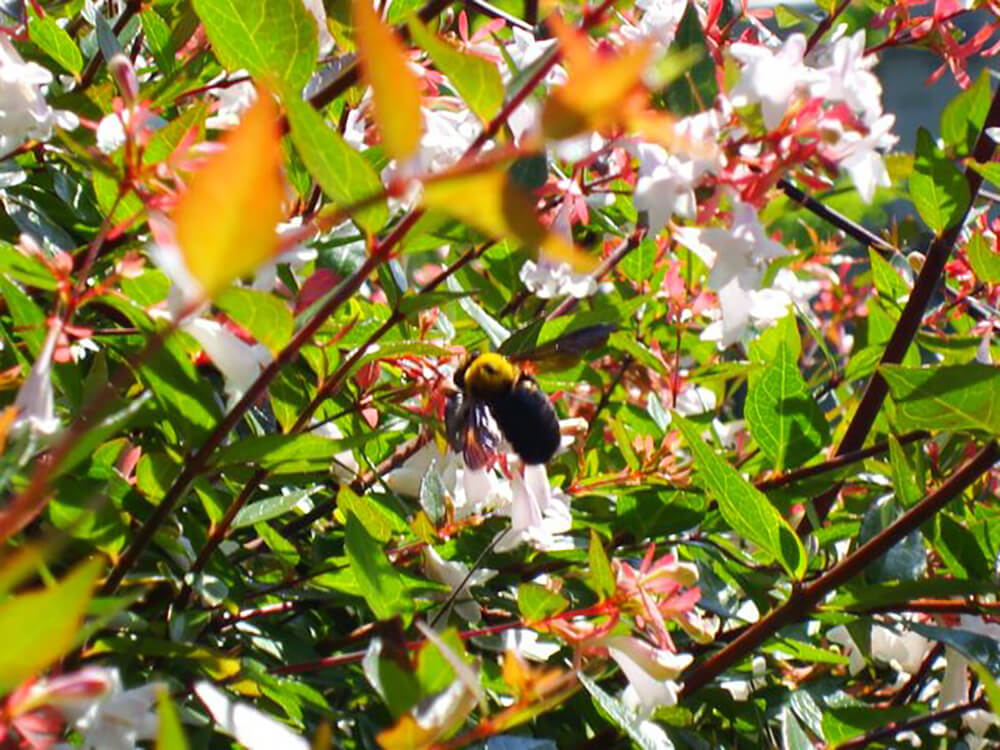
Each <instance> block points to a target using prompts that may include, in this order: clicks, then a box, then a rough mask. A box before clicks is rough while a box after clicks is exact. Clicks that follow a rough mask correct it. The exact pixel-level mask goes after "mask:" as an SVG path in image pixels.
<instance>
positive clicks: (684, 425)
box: [672, 413, 807, 577]
mask: <svg viewBox="0 0 1000 750" xmlns="http://www.w3.org/2000/svg"><path fill="white" fill-rule="evenodd" d="M672 422H673V424H674V425H675V426H676V427H677V428H678V429H679V430H680V431H681V434H682V435H683V436H684V440H685V441H686V442H687V444H688V447H689V448H690V450H691V453H692V454H693V455H694V464H695V468H696V469H697V473H696V475H695V476H696V477H697V478H698V479H699V480H700V482H701V483H702V484H703V485H704V486H705V489H707V490H708V493H709V495H710V496H711V497H712V498H714V499H715V501H716V502H717V503H718V504H719V510H720V511H721V512H722V517H723V518H724V519H725V520H726V523H728V524H729V525H730V526H731V527H732V529H733V530H734V531H735V532H737V533H738V534H740V535H741V536H743V537H745V538H746V539H748V540H749V541H751V542H753V543H754V544H756V545H757V546H759V547H760V548H761V549H762V550H764V551H765V552H766V553H767V554H768V555H769V556H770V557H772V558H773V559H775V560H777V561H778V562H779V563H781V565H782V567H784V568H785V570H786V571H788V573H789V574H790V575H793V576H796V577H800V576H801V575H802V574H803V573H804V572H805V569H806V563H807V558H806V552H805V549H804V548H803V547H802V542H800V541H799V538H798V536H797V535H796V534H795V532H794V531H793V530H792V527H791V526H789V525H788V522H787V521H786V520H785V519H784V518H782V517H781V514H780V513H778V511H777V510H776V509H775V507H774V506H773V505H771V503H770V501H769V500H768V499H767V497H766V496H765V495H764V494H763V493H762V492H760V490H758V489H756V488H755V487H754V486H753V485H752V484H750V483H749V482H748V481H747V480H745V479H744V478H743V477H742V476H740V473H739V472H738V471H737V470H736V469H734V468H733V467H732V466H730V465H729V464H728V463H727V462H726V461H725V460H724V459H722V458H720V457H719V456H717V455H716V454H715V451H713V450H712V449H711V448H710V447H709V446H708V445H707V444H706V443H705V442H704V441H703V440H702V439H701V435H700V434H699V430H698V428H697V427H695V426H694V425H693V424H692V423H691V422H689V421H688V420H686V419H684V418H683V417H681V416H680V415H679V414H676V413H675V414H674V418H673V420H672Z"/></svg>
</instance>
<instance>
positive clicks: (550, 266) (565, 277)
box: [518, 257, 598, 299]
mask: <svg viewBox="0 0 1000 750" xmlns="http://www.w3.org/2000/svg"><path fill="white" fill-rule="evenodd" d="M518 278H520V279H521V282H522V283H523V284H524V286H525V288H527V290H528V291H529V292H531V293H532V294H534V295H535V296H536V297H539V298H541V299H557V298H559V297H575V298H576V299H584V298H585V297H590V296H591V295H593V294H594V293H596V292H597V288H598V286H597V281H596V280H595V279H594V277H593V276H591V275H590V274H589V273H577V272H575V271H574V270H573V269H572V268H571V267H570V265H569V264H568V263H565V262H552V261H549V260H547V259H545V258H542V257H539V259H538V262H537V263H535V262H534V261H532V260H526V261H525V262H524V265H523V266H521V271H520V273H519V274H518Z"/></svg>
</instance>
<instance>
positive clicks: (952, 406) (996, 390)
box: [878, 363, 1000, 436]
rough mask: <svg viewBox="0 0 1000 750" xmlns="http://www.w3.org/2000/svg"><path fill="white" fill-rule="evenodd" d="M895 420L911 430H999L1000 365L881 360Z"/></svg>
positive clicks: (999, 432) (904, 428) (907, 429)
mask: <svg viewBox="0 0 1000 750" xmlns="http://www.w3.org/2000/svg"><path fill="white" fill-rule="evenodd" d="M878 369H879V372H880V373H882V376H883V377H884V378H885V379H886V382H888V384H889V390H890V391H891V393H892V400H893V403H894V404H895V407H896V409H895V412H896V420H895V421H896V425H897V426H898V427H899V428H900V429H901V430H904V431H909V430H920V429H924V430H932V431H935V432H936V431H939V430H978V431H983V432H986V433H988V434H990V435H994V436H996V435H1000V368H998V367H993V366H991V365H981V364H978V363H973V364H968V365H945V366H938V367H904V366H902V365H882V366H880V367H879V368H878Z"/></svg>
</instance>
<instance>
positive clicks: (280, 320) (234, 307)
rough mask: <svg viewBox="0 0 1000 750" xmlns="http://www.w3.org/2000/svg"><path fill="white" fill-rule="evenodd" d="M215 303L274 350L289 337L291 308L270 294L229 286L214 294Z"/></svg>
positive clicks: (291, 324)
mask: <svg viewBox="0 0 1000 750" xmlns="http://www.w3.org/2000/svg"><path fill="white" fill-rule="evenodd" d="M215 306H216V307H218V308H219V309H220V310H222V311H223V312H224V313H225V314H226V315H227V316H228V317H229V319H230V320H232V321H233V322H234V323H236V324H237V325H238V326H240V327H241V328H245V329H246V330H247V331H249V332H250V333H251V334H252V335H253V337H254V338H256V339H257V340H258V341H259V342H260V343H262V344H264V346H266V347H267V348H268V349H270V350H271V352H272V353H275V354H277V353H278V352H279V351H280V350H281V349H282V347H284V346H285V344H287V343H288V339H290V338H291V337H292V330H293V328H294V320H293V319H292V311H291V310H290V309H289V308H288V303H286V302H285V301H284V300H281V299H279V298H278V297H276V296H275V295H273V294H268V293H267V292H259V291H256V290H254V289H244V288H242V287H231V288H229V289H226V290H225V291H224V292H222V294H220V295H219V296H218V297H216V299H215Z"/></svg>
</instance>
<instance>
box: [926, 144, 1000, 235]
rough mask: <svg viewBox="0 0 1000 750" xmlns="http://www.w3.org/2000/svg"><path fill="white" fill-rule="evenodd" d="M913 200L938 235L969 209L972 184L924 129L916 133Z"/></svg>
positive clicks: (959, 219)
mask: <svg viewBox="0 0 1000 750" xmlns="http://www.w3.org/2000/svg"><path fill="white" fill-rule="evenodd" d="M998 166H1000V165H998ZM910 199H911V200H912V201H913V205H914V206H915V207H916V209H917V212H918V213H919V214H920V218H921V219H923V220H924V223H925V224H927V226H928V227H930V229H931V231H933V232H934V233H935V234H941V232H943V231H944V230H945V229H947V228H948V227H950V226H953V225H954V224H957V223H958V222H959V221H961V219H962V217H963V216H964V214H965V210H966V209H967V208H968V206H969V185H968V183H967V182H966V181H965V176H964V175H963V174H962V172H961V171H960V170H959V169H958V167H956V166H955V164H954V163H953V162H952V161H951V160H950V159H948V158H946V157H945V156H943V155H942V154H940V153H939V152H938V150H937V147H936V146H935V145H934V139H933V137H932V136H931V134H930V133H929V132H928V131H927V130H926V129H924V128H920V129H919V130H918V131H917V153H916V162H915V163H914V168H913V174H912V175H910Z"/></svg>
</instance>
